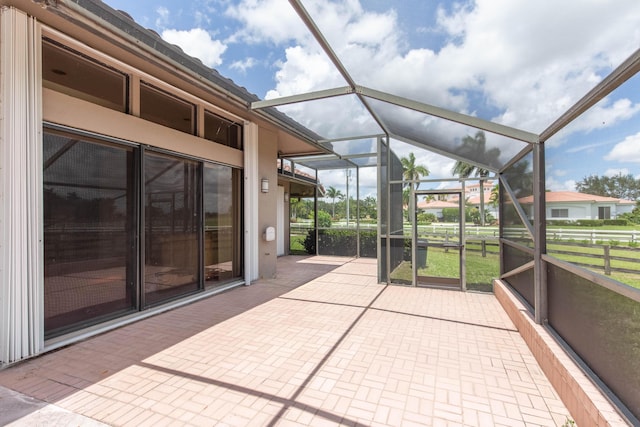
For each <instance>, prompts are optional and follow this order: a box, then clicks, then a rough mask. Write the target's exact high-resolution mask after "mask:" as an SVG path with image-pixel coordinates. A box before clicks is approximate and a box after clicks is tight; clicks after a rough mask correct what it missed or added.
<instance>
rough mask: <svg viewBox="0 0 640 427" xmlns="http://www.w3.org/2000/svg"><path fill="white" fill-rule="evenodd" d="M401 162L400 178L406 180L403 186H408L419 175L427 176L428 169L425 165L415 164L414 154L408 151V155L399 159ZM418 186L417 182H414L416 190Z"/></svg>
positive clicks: (417, 178)
mask: <svg viewBox="0 0 640 427" xmlns="http://www.w3.org/2000/svg"><path fill="white" fill-rule="evenodd" d="M400 163H402V169H403V172H402V178H403V179H404V180H405V181H407V182H405V184H404V186H405V187H409V186H410V185H411V181H417V180H419V179H420V177H423V176H429V173H430V172H429V169H427V167H426V166H422V165H416V156H415V155H414V154H413V153H409V157H403V158H401V159H400ZM419 186H420V183H419V182H416V188H415V189H416V190H417V189H418V187H419Z"/></svg>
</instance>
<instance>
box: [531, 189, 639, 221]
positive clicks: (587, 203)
mask: <svg viewBox="0 0 640 427" xmlns="http://www.w3.org/2000/svg"><path fill="white" fill-rule="evenodd" d="M545 198H546V205H547V207H546V215H547V220H554V219H556V220H567V221H576V220H579V219H616V218H618V217H619V216H620V215H621V214H623V213H627V212H631V211H632V210H633V208H634V207H635V204H636V203H635V202H634V201H632V200H624V199H616V198H615V197H604V196H596V195H593V194H586V193H578V192H576V191H548V192H546V193H545ZM519 202H520V204H521V205H522V207H523V209H525V210H526V211H527V213H528V214H529V215H530V216H531V217H533V196H528V197H523V198H521V199H519Z"/></svg>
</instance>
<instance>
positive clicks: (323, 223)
mask: <svg viewBox="0 0 640 427" xmlns="http://www.w3.org/2000/svg"><path fill="white" fill-rule="evenodd" d="M329 227H331V214H329V212H325V211H318V228H329Z"/></svg>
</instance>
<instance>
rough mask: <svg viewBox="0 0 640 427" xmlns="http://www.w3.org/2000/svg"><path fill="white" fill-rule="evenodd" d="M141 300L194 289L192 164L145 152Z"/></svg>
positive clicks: (194, 169) (195, 183)
mask: <svg viewBox="0 0 640 427" xmlns="http://www.w3.org/2000/svg"><path fill="white" fill-rule="evenodd" d="M144 184H145V185H144V195H145V248H144V251H145V252H144V253H145V266H144V268H145V270H144V305H145V306H149V305H153V304H156V303H158V302H163V301H166V300H168V299H171V298H174V297H176V296H180V295H184V294H186V293H189V292H193V291H197V290H198V288H199V286H198V282H199V280H198V271H199V266H198V264H199V263H198V260H199V256H198V254H199V230H198V225H199V215H198V212H199V209H198V203H197V201H198V200H199V194H200V191H199V188H198V187H199V186H198V163H197V162H195V161H192V160H186V159H182V158H178V157H173V156H169V155H164V154H159V153H151V152H148V151H147V152H146V153H145V156H144Z"/></svg>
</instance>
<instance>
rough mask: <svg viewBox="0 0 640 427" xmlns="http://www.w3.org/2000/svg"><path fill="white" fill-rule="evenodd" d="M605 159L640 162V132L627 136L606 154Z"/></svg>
mask: <svg viewBox="0 0 640 427" xmlns="http://www.w3.org/2000/svg"><path fill="white" fill-rule="evenodd" d="M604 159H605V160H613V161H618V162H632V163H640V132H638V133H636V134H635V135H630V136H627V137H626V138H625V139H624V140H623V141H622V142H619V143H617V144H616V145H615V146H614V147H613V149H612V150H611V151H610V152H609V154H607V155H606V156H604Z"/></svg>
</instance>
